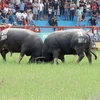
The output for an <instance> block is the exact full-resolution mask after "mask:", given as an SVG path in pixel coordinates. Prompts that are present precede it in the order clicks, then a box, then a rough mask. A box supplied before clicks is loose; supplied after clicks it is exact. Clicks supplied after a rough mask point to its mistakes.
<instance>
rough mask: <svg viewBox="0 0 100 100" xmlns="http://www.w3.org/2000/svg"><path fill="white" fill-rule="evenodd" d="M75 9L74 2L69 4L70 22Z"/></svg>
mask: <svg viewBox="0 0 100 100" xmlns="http://www.w3.org/2000/svg"><path fill="white" fill-rule="evenodd" d="M75 9H76V5H75V4H74V2H71V4H70V20H71V21H73V20H74V15H75Z"/></svg>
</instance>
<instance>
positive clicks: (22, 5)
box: [19, 1, 26, 12]
mask: <svg viewBox="0 0 100 100" xmlns="http://www.w3.org/2000/svg"><path fill="white" fill-rule="evenodd" d="M25 6H26V5H25V3H24V2H23V1H21V3H20V4H19V10H20V12H24V11H25Z"/></svg>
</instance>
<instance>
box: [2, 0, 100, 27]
mask: <svg viewBox="0 0 100 100" xmlns="http://www.w3.org/2000/svg"><path fill="white" fill-rule="evenodd" d="M60 16H61V18H62V20H70V21H74V19H75V18H74V17H75V16H76V17H77V23H76V25H77V26H79V25H80V22H81V21H83V20H86V18H87V16H91V18H93V19H95V20H96V21H95V22H92V20H91V19H89V21H88V22H89V23H90V24H91V25H92V26H93V25H96V24H97V23H98V21H99V19H100V0H86V1H85V2H84V0H80V1H79V3H78V4H75V3H74V1H73V0H0V19H1V20H2V22H3V23H11V24H16V23H17V24H18V25H25V24H26V23H27V24H28V25H29V24H30V23H32V24H34V20H50V19H51V18H52V17H54V18H56V19H57V20H58V17H60Z"/></svg>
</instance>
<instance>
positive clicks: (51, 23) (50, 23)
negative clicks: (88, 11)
mask: <svg viewBox="0 0 100 100" xmlns="http://www.w3.org/2000/svg"><path fill="white" fill-rule="evenodd" d="M48 23H49V25H50V26H58V23H57V19H56V18H54V17H52V18H51V19H49V21H48ZM54 31H55V28H54Z"/></svg>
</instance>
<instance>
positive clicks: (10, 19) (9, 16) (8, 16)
mask: <svg viewBox="0 0 100 100" xmlns="http://www.w3.org/2000/svg"><path fill="white" fill-rule="evenodd" d="M7 18H8V20H9V23H10V24H13V23H14V22H15V18H14V16H13V12H12V10H8V13H7Z"/></svg>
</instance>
